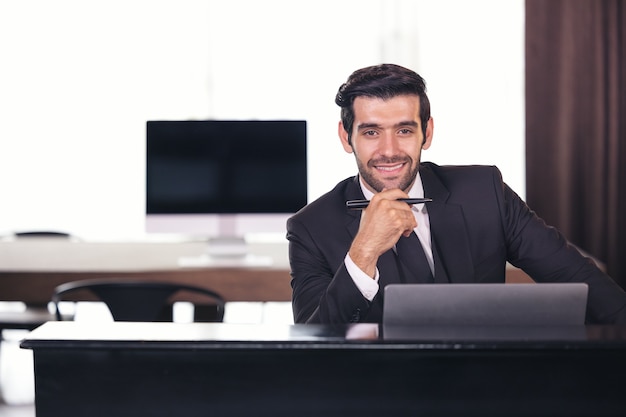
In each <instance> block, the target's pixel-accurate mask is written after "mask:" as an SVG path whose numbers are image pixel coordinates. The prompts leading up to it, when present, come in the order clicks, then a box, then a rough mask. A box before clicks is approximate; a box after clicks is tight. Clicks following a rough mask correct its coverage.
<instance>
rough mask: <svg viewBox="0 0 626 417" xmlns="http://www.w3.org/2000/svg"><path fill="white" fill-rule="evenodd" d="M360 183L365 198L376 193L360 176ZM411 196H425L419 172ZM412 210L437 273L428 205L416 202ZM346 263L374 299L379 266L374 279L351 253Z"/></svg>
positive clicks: (359, 285) (366, 293) (368, 297)
mask: <svg viewBox="0 0 626 417" xmlns="http://www.w3.org/2000/svg"><path fill="white" fill-rule="evenodd" d="M359 183H360V184H361V190H362V191H363V195H364V196H365V198H367V199H368V200H371V198H372V197H373V196H374V193H372V192H371V191H370V190H368V189H367V188H366V187H365V186H364V185H363V181H362V180H361V177H359ZM409 197H410V198H423V197H424V186H423V185H422V178H421V177H420V174H419V172H418V173H417V177H416V178H415V182H414V183H413V186H412V187H411V189H410V190H409ZM412 211H413V215H414V216H415V220H416V221H417V227H416V228H415V229H414V230H415V234H416V235H417V237H418V238H419V240H420V242H421V244H422V247H423V248H424V254H425V255H426V259H427V260H428V265H429V266H430V270H431V271H432V273H433V275H435V267H434V265H435V263H434V261H433V251H432V246H431V238H430V220H429V218H428V211H427V209H426V205H425V204H415V205H413V206H412ZM394 250H395V247H394ZM345 264H346V269H347V270H348V273H349V274H350V276H351V277H352V279H353V280H354V283H355V284H356V286H357V287H358V288H359V290H360V291H361V293H362V294H363V296H364V297H365V298H367V299H368V300H369V301H372V300H373V299H374V297H375V296H376V294H377V293H378V290H379V286H378V279H379V278H380V274H379V272H378V268H376V274H375V276H374V279H372V277H370V276H369V275H367V274H366V273H365V272H363V271H362V270H361V268H359V267H358V266H356V264H355V263H354V262H353V261H352V258H350V253H348V254H346V258H345Z"/></svg>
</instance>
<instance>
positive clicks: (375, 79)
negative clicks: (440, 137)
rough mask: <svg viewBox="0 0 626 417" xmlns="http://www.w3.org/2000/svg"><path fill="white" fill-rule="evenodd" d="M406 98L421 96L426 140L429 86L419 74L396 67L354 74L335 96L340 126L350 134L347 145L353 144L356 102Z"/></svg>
mask: <svg viewBox="0 0 626 417" xmlns="http://www.w3.org/2000/svg"><path fill="white" fill-rule="evenodd" d="M405 94H415V95H417V96H419V99H420V120H421V123H422V133H423V135H424V138H426V126H427V124H428V119H430V102H429V101H428V96H427V95H426V82H425V81H424V79H423V78H422V77H420V76H419V74H417V73H416V72H414V71H411V70H410V69H407V68H404V67H401V66H399V65H394V64H381V65H374V66H371V67H366V68H361V69H359V70H356V71H354V72H353V73H352V74H351V75H350V77H348V81H346V82H345V83H344V84H342V86H341V87H339V91H337V95H336V96H335V103H337V105H338V106H339V107H341V122H342V123H343V127H344V129H346V132H348V142H350V143H351V140H352V126H353V124H354V99H355V98H357V97H362V96H366V97H375V98H381V99H383V100H386V99H389V98H392V97H395V96H400V95H405Z"/></svg>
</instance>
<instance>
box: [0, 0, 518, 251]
mask: <svg viewBox="0 0 626 417" xmlns="http://www.w3.org/2000/svg"><path fill="white" fill-rule="evenodd" d="M523 19H524V16H523V0H514V1H506V2H502V1H500V0H475V1H472V2H466V1H463V0H392V1H389V0H318V1H315V2H307V3H305V2H301V1H298V2H294V1H289V0H265V1H258V0H224V1H217V0H214V1H206V0H205V1H201V0H177V1H174V0H109V1H87V0H55V1H47V0H30V1H24V2H18V1H13V2H9V1H6V2H4V1H3V2H0V60H1V62H2V65H0V233H1V232H11V231H15V230H28V229H61V230H66V231H70V232H72V233H74V234H76V235H78V236H82V237H85V238H94V239H97V238H113V239H115V238H125V237H138V236H141V234H142V233H143V210H144V180H145V177H144V169H145V166H144V150H145V146H144V141H145V121H146V120H150V119H188V118H196V119H201V118H294V119H299V118H302V119H306V120H308V122H309V154H310V160H309V165H310V167H309V176H310V184H309V198H310V199H313V198H316V197H317V196H319V195H320V194H322V193H323V192H325V191H327V190H328V189H330V188H331V187H332V186H334V184H335V183H336V182H338V181H339V180H341V179H343V178H345V177H346V176H349V175H353V174H354V173H355V167H354V162H353V160H352V156H351V155H348V154H345V153H344V152H343V150H342V148H341V147H340V145H339V141H338V139H337V135H336V130H337V121H338V113H339V112H338V109H337V107H336V106H335V105H334V101H333V100H334V95H335V92H336V90H337V88H338V87H339V85H340V84H341V83H342V82H343V81H345V79H346V78H347V76H348V75H349V74H350V73H351V72H352V71H353V70H355V69H357V68H360V67H362V66H366V65H371V64H376V63H379V62H383V61H386V62H396V63H399V64H402V65H406V66H409V67H411V68H413V69H415V70H416V71H418V72H419V73H420V74H421V75H423V76H424V77H425V78H426V81H427V83H428V87H429V93H430V97H431V101H432V106H433V116H434V118H435V126H436V127H435V142H434V144H433V147H432V148H431V149H430V150H428V151H427V152H425V154H424V156H423V158H424V159H426V160H432V161H434V162H437V163H442V164H443V163H464V164H465V163H487V164H497V165H498V166H500V168H501V169H502V171H503V173H504V176H505V180H506V181H507V182H508V183H509V184H511V185H512V186H513V187H514V188H515V189H516V190H517V191H518V192H520V194H522V195H524V187H525V183H524V144H523V142H524V131H523V130H524V114H523V66H524V63H523Z"/></svg>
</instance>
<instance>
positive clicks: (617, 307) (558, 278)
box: [494, 172, 626, 323]
mask: <svg viewBox="0 0 626 417" xmlns="http://www.w3.org/2000/svg"><path fill="white" fill-rule="evenodd" d="M494 181H495V183H496V184H500V186H499V188H500V190H501V192H502V194H503V199H502V200H501V201H503V207H501V210H502V212H503V219H504V222H505V224H504V225H503V227H504V230H505V231H506V232H505V234H506V239H507V252H508V253H507V257H508V260H509V262H510V263H511V264H513V265H515V266H517V267H519V268H521V269H522V270H524V271H525V272H526V273H527V274H528V275H529V276H531V277H532V278H533V279H534V280H535V281H537V282H584V283H587V284H588V286H589V298H588V302H587V322H588V323H626V293H624V291H623V290H622V289H621V287H619V285H617V283H615V281H613V280H612V279H611V278H610V277H609V276H607V275H606V274H605V273H603V272H602V271H601V270H600V269H599V268H598V267H597V266H596V264H595V263H594V262H593V261H592V260H591V259H589V258H587V257H585V256H583V255H582V254H581V253H580V251H578V249H577V248H575V247H574V246H573V245H571V244H570V243H569V242H568V241H567V239H566V238H565V237H564V236H563V235H562V234H561V233H560V232H559V231H558V230H557V229H556V228H554V227H551V226H548V225H547V224H546V223H545V222H544V221H543V220H542V219H541V218H539V217H538V216H537V215H536V214H535V213H534V212H533V211H532V210H530V208H528V206H527V205H526V204H525V203H524V202H523V201H522V200H521V199H520V198H519V197H518V196H517V194H515V192H513V191H512V190H511V189H510V188H509V187H508V186H506V184H504V183H502V180H501V178H500V175H499V172H496V173H495V174H494Z"/></svg>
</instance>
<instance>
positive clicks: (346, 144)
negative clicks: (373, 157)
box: [338, 122, 354, 153]
mask: <svg viewBox="0 0 626 417" xmlns="http://www.w3.org/2000/svg"><path fill="white" fill-rule="evenodd" d="M338 133H339V139H340V140H341V146H343V150H344V151H346V152H348V153H352V152H354V150H353V149H352V145H351V144H350V140H349V139H348V136H349V135H348V132H347V131H346V129H344V128H343V123H342V122H339V126H338Z"/></svg>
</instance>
